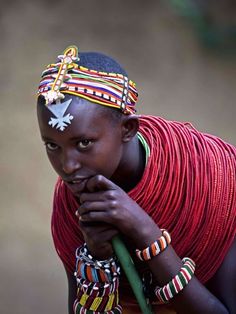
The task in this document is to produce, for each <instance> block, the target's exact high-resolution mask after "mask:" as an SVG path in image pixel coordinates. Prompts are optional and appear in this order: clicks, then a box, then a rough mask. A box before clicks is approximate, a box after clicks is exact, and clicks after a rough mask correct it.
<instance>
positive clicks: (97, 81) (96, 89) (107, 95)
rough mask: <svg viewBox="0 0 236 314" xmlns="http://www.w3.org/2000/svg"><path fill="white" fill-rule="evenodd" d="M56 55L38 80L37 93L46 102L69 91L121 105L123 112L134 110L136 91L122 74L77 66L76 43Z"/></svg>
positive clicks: (98, 101)
mask: <svg viewBox="0 0 236 314" xmlns="http://www.w3.org/2000/svg"><path fill="white" fill-rule="evenodd" d="M58 58H59V60H60V62H58V63H56V64H49V65H48V66H47V69H46V70H45V71H44V72H43V73H42V79H41V81H40V84H39V89H38V96H39V95H43V96H44V98H45V100H46V105H50V104H52V103H56V104H57V103H60V100H61V99H63V98H64V97H65V96H64V94H71V95H75V96H79V97H82V98H85V99H87V100H89V101H91V102H94V103H98V104H100V105H104V106H108V107H113V108H118V109H121V110H122V112H123V113H124V114H133V113H135V111H136V110H135V108H134V106H135V103H136V101H137V97H138V93H137V90H136V87H135V83H134V82H132V81H131V80H128V78H127V77H126V76H124V75H122V74H117V73H107V72H99V71H95V70H92V69H87V68H85V67H82V66H79V65H78V64H77V63H75V62H79V60H80V59H79V57H78V48H77V47H76V46H70V47H68V48H67V49H66V50H65V51H64V53H63V55H60V56H58Z"/></svg>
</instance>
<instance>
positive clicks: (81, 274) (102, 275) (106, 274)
mask: <svg viewBox="0 0 236 314" xmlns="http://www.w3.org/2000/svg"><path fill="white" fill-rule="evenodd" d="M74 275H75V277H76V281H77V288H78V289H77V299H76V301H75V303H74V313H76V314H77V313H85V312H86V313H93V314H97V313H110V314H114V313H121V309H122V308H121V306H120V305H119V292H118V287H119V275H120V266H119V263H118V260H117V258H116V257H115V256H114V257H111V258H109V259H107V260H103V261H98V260H96V259H95V258H93V257H92V255H91V254H90V253H89V251H88V248H87V245H86V243H85V244H84V245H82V246H81V247H79V248H78V249H77V250H76V271H75V273H74Z"/></svg>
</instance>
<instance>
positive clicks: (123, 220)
mask: <svg viewBox="0 0 236 314" xmlns="http://www.w3.org/2000/svg"><path fill="white" fill-rule="evenodd" d="M87 190H88V192H86V193H82V194H81V196H80V203H81V206H80V208H79V209H78V213H79V215H80V225H81V230H82V232H83V234H84V237H85V239H86V241H89V242H90V245H89V243H87V244H88V246H89V247H90V246H91V248H93V249H94V251H97V250H98V251H99V248H98V247H100V246H102V245H105V243H107V242H110V240H111V239H112V237H113V236H114V235H115V234H116V233H117V232H118V231H119V232H121V233H122V234H123V235H125V236H126V237H127V238H129V239H130V240H131V241H132V242H133V243H134V244H135V245H136V246H137V247H139V248H142V247H145V246H146V245H148V244H149V243H150V242H152V241H153V240H155V239H156V238H157V237H158V236H159V235H160V234H159V232H160V231H159V229H158V228H157V226H156V224H155V223H154V221H153V220H152V219H151V218H150V217H149V216H148V215H147V214H146V213H145V211H144V210H143V209H142V208H141V207H140V206H139V205H138V204H137V203H136V202H134V201H133V200H132V199H131V198H130V197H129V196H128V194H127V193H126V192H124V191H123V190H122V189H121V188H120V187H118V186H117V185H115V184H114V183H113V182H111V181H110V180H108V179H107V178H105V177H104V176H102V175H97V176H94V177H92V178H91V179H89V180H88V182H87ZM106 249H108V246H107V247H106ZM108 251H111V250H109V249H108Z"/></svg>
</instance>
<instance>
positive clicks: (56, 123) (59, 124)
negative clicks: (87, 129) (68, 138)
mask: <svg viewBox="0 0 236 314" xmlns="http://www.w3.org/2000/svg"><path fill="white" fill-rule="evenodd" d="M71 102H72V99H69V100H67V101H64V102H57V103H56V104H55V105H48V106H46V107H47V108H48V109H49V110H50V111H51V112H52V113H53V114H54V116H55V117H56V118H52V117H51V118H50V120H49V121H48V124H49V125H51V126H52V128H54V127H56V128H57V129H59V130H60V131H64V130H65V128H66V127H67V126H68V125H69V124H71V120H73V119H74V117H73V116H72V115H71V114H70V113H68V114H67V115H66V116H64V114H65V112H66V110H67V108H68V106H69V105H70V103H71Z"/></svg>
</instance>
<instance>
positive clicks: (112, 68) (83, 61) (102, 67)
mask: <svg viewBox="0 0 236 314" xmlns="http://www.w3.org/2000/svg"><path fill="white" fill-rule="evenodd" d="M79 58H80V60H79V62H78V64H79V65H81V66H84V67H86V68H88V69H91V70H95V71H101V72H110V73H118V74H122V75H124V76H128V75H127V72H126V71H125V70H124V69H123V67H122V66H121V65H120V64H119V63H118V62H117V61H116V60H114V59H113V58H111V57H109V56H107V55H105V54H103V53H99V52H81V53H79Z"/></svg>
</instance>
